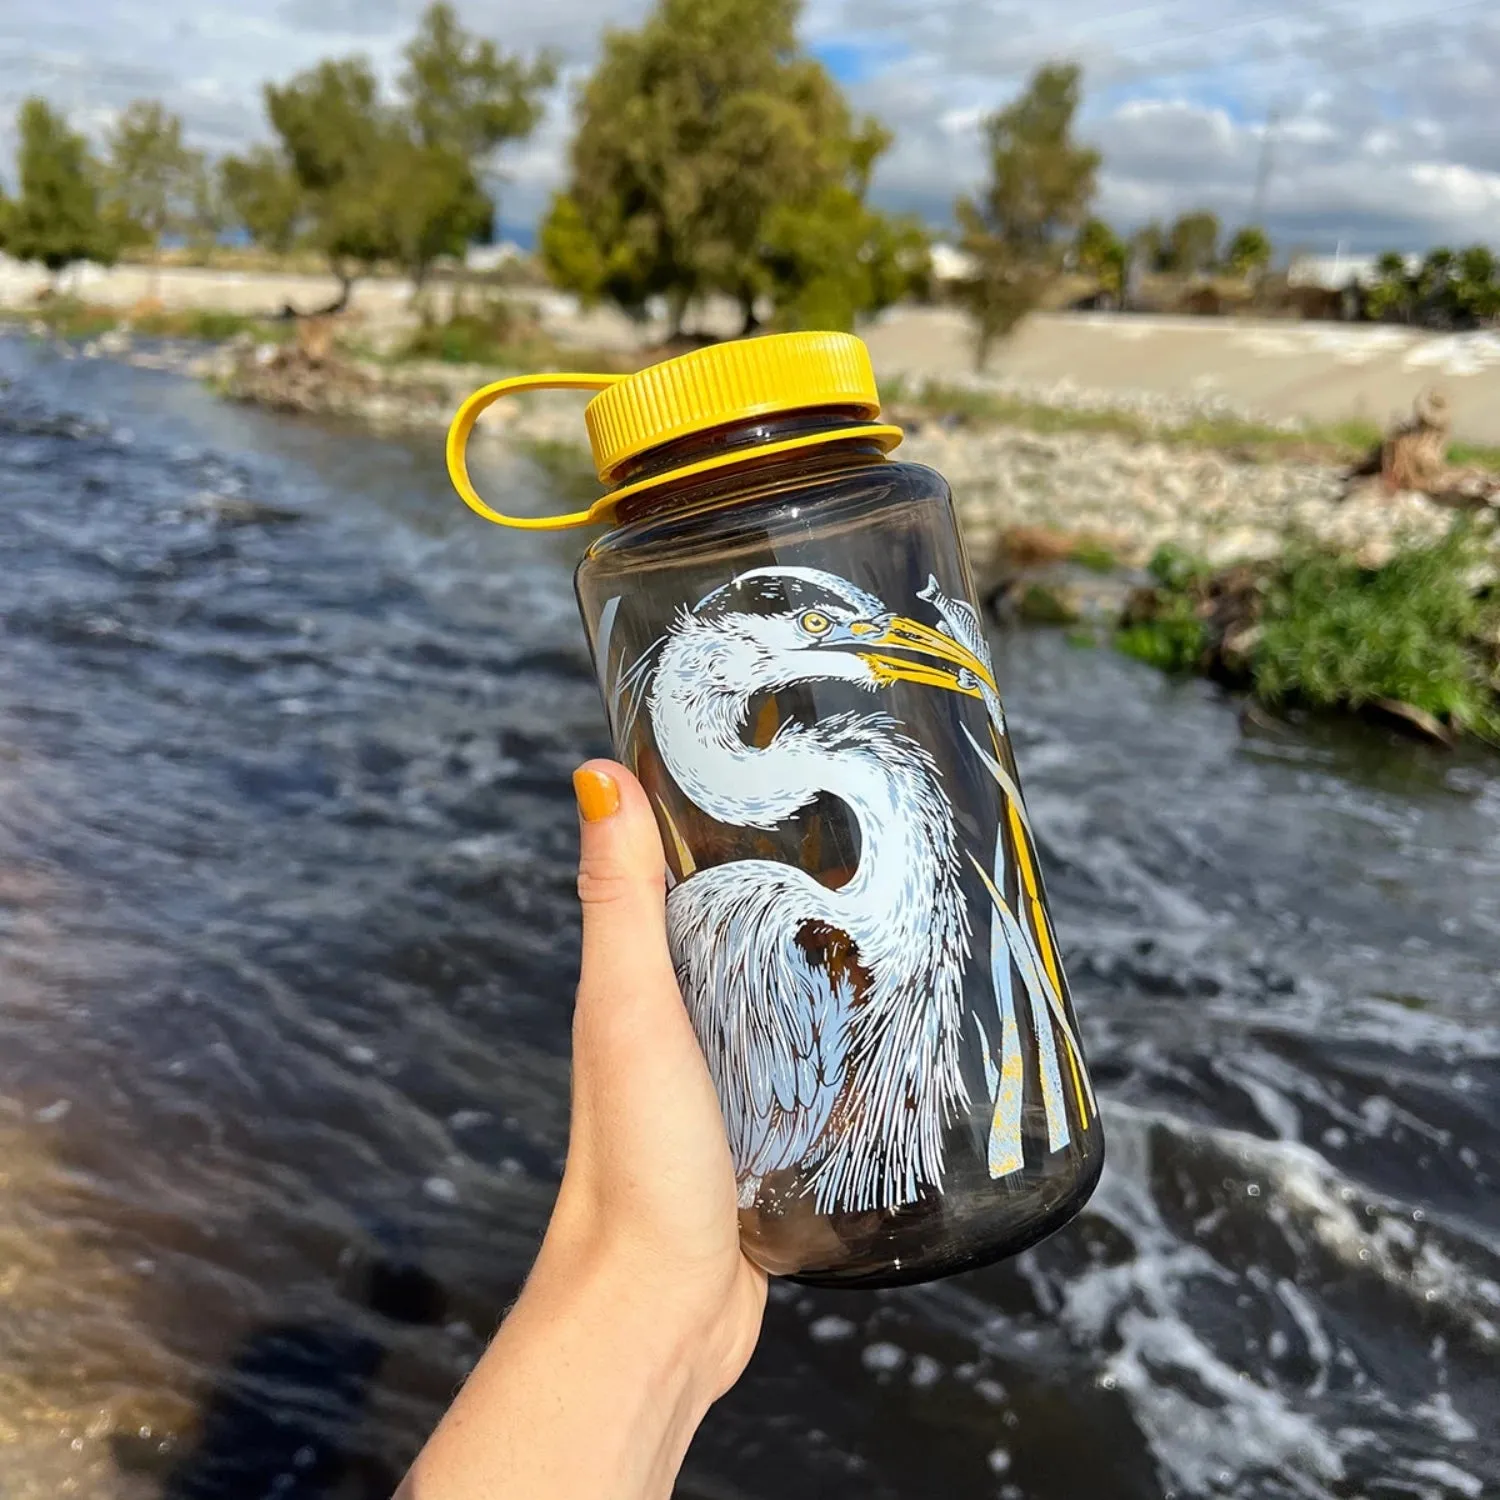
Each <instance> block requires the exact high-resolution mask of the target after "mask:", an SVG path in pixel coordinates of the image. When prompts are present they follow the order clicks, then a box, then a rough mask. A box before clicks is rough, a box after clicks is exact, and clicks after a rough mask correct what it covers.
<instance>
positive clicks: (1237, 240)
mask: <svg viewBox="0 0 1500 1500" xmlns="http://www.w3.org/2000/svg"><path fill="white" fill-rule="evenodd" d="M1224 260H1225V262H1226V263H1227V265H1228V266H1229V269H1230V270H1231V271H1233V272H1234V274H1235V275H1236V276H1243V277H1246V278H1250V277H1257V276H1260V275H1262V274H1264V272H1265V271H1266V269H1267V267H1268V266H1269V265H1270V264H1271V238H1270V236H1269V235H1268V234H1267V233H1266V232H1265V230H1264V229H1261V228H1260V227H1259V226H1258V225H1255V224H1247V225H1245V227H1244V228H1243V229H1240V230H1238V231H1236V233H1235V236H1234V238H1233V239H1232V240H1230V242H1229V248H1228V250H1226V251H1225V253H1224Z"/></svg>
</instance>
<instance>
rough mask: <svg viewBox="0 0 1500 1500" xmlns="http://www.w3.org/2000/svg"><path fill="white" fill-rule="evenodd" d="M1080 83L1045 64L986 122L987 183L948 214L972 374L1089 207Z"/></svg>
mask: <svg viewBox="0 0 1500 1500" xmlns="http://www.w3.org/2000/svg"><path fill="white" fill-rule="evenodd" d="M1081 82H1082V75H1081V73H1080V71H1079V69H1078V68H1077V67H1075V66H1073V65H1072V64H1063V63H1052V64H1049V65H1048V66H1046V67H1044V68H1041V69H1039V70H1038V71H1037V73H1036V74H1035V76H1034V77H1033V78H1032V80H1031V82H1030V84H1029V85H1028V86H1027V88H1026V91H1025V92H1024V93H1023V94H1022V95H1021V96H1020V98H1018V99H1017V100H1015V102H1014V103H1012V104H1010V105H1008V106H1007V107H1006V108H1005V109H1002V110H1000V111H998V112H997V113H996V114H993V115H991V116H990V117H989V119H988V120H986V121H985V124H984V137H985V145H986V155H987V157H988V160H989V182H988V183H987V184H986V185H985V187H984V189H983V190H982V191H981V192H980V193H979V194H978V195H977V196H976V197H973V198H961V199H960V200H959V201H958V203H957V205H956V212H957V216H958V222H959V226H960V229H961V231H962V237H961V241H960V243H961V245H962V248H963V250H964V251H965V252H966V253H967V254H968V255H969V256H970V257H971V258H972V259H973V262H974V265H975V274H974V276H973V278H972V279H971V280H970V281H969V282H967V283H966V284H965V285H963V286H962V287H961V288H960V289H959V294H960V297H961V298H962V300H963V301H964V302H965V304H966V305H967V306H968V308H969V311H970V313H971V315H972V316H973V319H974V324H975V335H976V336H975V346H976V356H977V360H978V363H979V365H980V366H981V367H983V365H984V363H985V361H986V360H987V359H988V357H989V352H990V349H991V348H992V346H993V345H994V342H995V340H996V339H998V338H1002V337H1004V336H1005V335H1006V334H1008V333H1009V332H1010V331H1011V329H1013V328H1014V327H1015V326H1016V324H1017V323H1019V322H1020V320H1021V319H1022V318H1023V317H1025V315H1026V314H1027V313H1028V312H1030V311H1031V309H1032V308H1033V307H1035V306H1036V304H1037V302H1038V301H1039V300H1040V299H1041V297H1042V294H1043V293H1044V292H1045V290H1046V288H1047V286H1048V284H1049V283H1050V282H1051V281H1052V280H1053V278H1054V277H1055V276H1056V275H1057V272H1058V269H1059V265H1060V262H1061V256H1062V250H1063V246H1064V241H1065V237H1066V236H1067V234H1068V232H1069V231H1070V230H1073V229H1075V228H1076V227H1077V226H1078V225H1080V224H1081V223H1082V222H1083V220H1084V218H1085V217H1086V216H1087V214H1088V208H1089V204H1090V203H1091V202H1092V201H1093V196H1094V184H1095V179H1096V178H1097V176H1098V172H1099V153H1098V152H1097V151H1094V150H1091V149H1090V148H1088V147H1086V146H1080V145H1079V144H1078V143H1077V142H1076V141H1075V140H1074V138H1073V123H1074V118H1075V116H1076V115H1077V113H1078V104H1079V97H1080V92H1081Z"/></svg>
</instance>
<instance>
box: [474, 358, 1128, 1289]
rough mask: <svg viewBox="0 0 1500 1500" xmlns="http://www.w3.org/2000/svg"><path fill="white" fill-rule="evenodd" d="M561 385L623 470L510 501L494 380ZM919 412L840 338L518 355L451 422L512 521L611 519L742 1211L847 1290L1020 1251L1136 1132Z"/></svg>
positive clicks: (607, 464) (637, 734)
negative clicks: (915, 459)
mask: <svg viewBox="0 0 1500 1500" xmlns="http://www.w3.org/2000/svg"><path fill="white" fill-rule="evenodd" d="M543 387H562V388H569V389H584V390H594V391H597V393H598V394H596V395H595V396H594V397H593V399H592V400H591V401H590V402H589V403H588V406H587V407H586V409H585V411H584V419H585V424H586V426H587V431H588V436H589V440H590V444H591V447H592V450H593V456H594V459H595V462H596V466H597V469H598V474H599V478H600V481H601V483H602V484H603V485H605V486H606V487H607V488H606V492H605V494H604V495H603V496H602V498H601V499H599V500H598V501H597V502H596V503H595V504H594V505H592V506H591V507H590V508H589V509H588V510H586V511H581V512H578V513H576V514H573V515H566V516H560V517H542V518H537V517H524V518H523V517H512V516H507V515H504V514H502V513H500V512H499V511H496V510H494V509H493V508H491V507H490V506H489V505H488V504H486V502H485V501H484V500H482V499H481V498H480V497H479V495H478V494H477V493H476V492H475V490H474V487H473V485H472V483H471V482H470V479H469V475H468V471H467V467H466V464H465V449H466V445H467V442H468V438H469V435H470V433H471V432H472V430H473V426H474V422H475V419H476V418H477V416H478V415H479V413H480V412H481V411H482V410H483V409H484V408H485V407H487V406H489V405H490V404H491V403H492V402H494V401H496V400H499V399H500V398H501V397H503V396H507V395H510V394H512V393H515V392H517V391H522V390H528V389H537V388H543ZM900 441H901V431H900V429H899V428H897V427H893V426H891V425H889V424H888V423H884V422H882V421H881V420H880V398H879V394H878V392H877V389H876V385H875V379H874V374H873V371H872V369H871V365H870V359H869V354H868V351H867V350H866V349H865V346H864V345H863V343H861V342H860V340H859V339H857V338H854V337H852V336H850V335H847V334H835V333H793V334H783V335H777V336H772V337H766V338H758V339H746V340H741V341H738V342H733V343H724V344H719V345H716V346H713V347H710V348H705V349H700V350H697V351H695V352H693V353H690V354H686V355H683V356H682V357H681V358H677V359H670V360H667V361H665V362H663V363H661V364H657V365H653V366H651V367H649V368H647V369H644V370H641V371H639V372H638V373H636V374H632V375H625V376H620V375H536V376H524V377H520V378H519V379H512V380H502V381H498V382H496V383H495V384H493V385H489V386H486V387H484V388H483V389H482V390H479V391H477V392H475V394H474V395H473V396H471V397H470V398H469V400H468V401H467V402H466V403H465V404H464V406H463V407H462V408H461V409H460V411H459V414H458V416H457V417H456V418H455V420H454V423H453V426H452V428H451V429H450V432H449V440H448V461H449V470H450V473H451V474H452V476H453V480H454V484H455V485H456V487H457V489H458V491H459V493H460V494H461V495H462V497H463V498H464V500H465V501H466V502H467V503H468V504H469V506H470V507H471V508H473V509H474V510H476V511H478V512H479V513H480V514H481V515H483V516H485V517H486V518H487V519H489V520H491V521H497V522H500V523H502V524H504V525H510V526H525V527H533V528H535V527H565V526H599V527H603V528H605V529H604V530H603V532H602V534H601V535H598V536H597V537H595V539H594V540H593V541H592V543H591V544H590V546H589V547H588V550H587V551H586V552H585V553H584V555H583V559H582V561H581V562H580V563H579V565H578V570H577V575H576V587H577V594H578V602H579V607H580V610H581V612H582V615H583V623H584V628H585V630H586V631H587V633H588V638H589V642H590V645H591V648H592V651H593V657H594V662H595V665H596V668H597V671H598V677H599V685H600V688H601V691H602V693H603V698H604V706H605V710H606V713H607V715H608V719H609V727H610V731H611V734H612V737H613V742H614V748H615V753H616V755H617V757H618V758H619V759H620V760H621V761H623V762H624V763H625V764H626V765H628V766H630V767H631V768H632V769H633V770H634V771H635V773H636V775H637V776H638V777H639V778H640V780H641V782H642V783H643V785H644V786H645V788H646V792H647V794H648V796H649V797H650V799H651V803H652V806H653V807H654V808H655V812H656V817H657V821H658V824H659V826H660V829H661V836H662V845H663V849H664V851H665V855H666V861H667V867H668V882H669V891H668V896H667V921H668V929H669V936H670V941H671V948H672V956H673V961H674V964H675V966H676V971H677V977H678V981H679V983H680V984H681V987H682V994H683V999H684V1001H685V1003H686V1005H687V1007H688V1011H689V1013H690V1014H691V1016H692V1021H693V1026H694V1029H695V1030H696V1033H697V1036H698V1040H699V1043H700V1045H701V1046H702V1048H703V1053H704V1056H705V1057H706V1059H707V1061H708V1066H709V1070H710V1072H711V1074H712V1076H713V1080H714V1084H715V1087H716V1089H717V1090H718V1096H719V1100H720V1103H721V1106H722V1108H723V1113H724V1124H725V1128H726V1130H727V1132H728V1137H729V1142H730V1146H731V1149H732V1152H733V1156H734V1162H735V1169H736V1173H737V1176H738V1182H739V1214H740V1231H741V1240H742V1243H743V1246H744V1249H745V1252H746V1254H747V1255H749V1256H750V1258H751V1259H752V1260H754V1261H755V1262H756V1263H757V1264H758V1265H760V1266H762V1267H764V1268H765V1270H767V1271H768V1272H770V1273H772V1274H774V1275H781V1276H790V1277H793V1278H795V1279H797V1280H800V1281H804V1282H810V1283H815V1284H821V1285H829V1286H866V1287H873V1286H892V1285H898V1284H902V1283H909V1282H916V1281H925V1280H931V1279H933V1278H936V1277H939V1276H945V1275H948V1274H950V1273H953V1272H956V1271H962V1270H966V1269H969V1268H971V1267H974V1266H978V1265H982V1264H984V1263H986V1262H989V1261H993V1260H996V1259H998V1258H1000V1257H1002V1256H1005V1255H1011V1254H1014V1253H1016V1252H1018V1251H1020V1250H1022V1249H1024V1248H1025V1247H1027V1246H1028V1245H1031V1244H1033V1243H1035V1242H1036V1241H1037V1240H1039V1239H1041V1238H1042V1237H1043V1236H1044V1235H1047V1234H1049V1233H1050V1232H1052V1231H1053V1230H1054V1229H1056V1228H1058V1227H1059V1226H1060V1225H1062V1224H1063V1223H1065V1222H1066V1221H1067V1220H1068V1219H1070V1218H1071V1217H1072V1216H1073V1215H1074V1214H1076V1213H1077V1212H1078V1210H1079V1209H1080V1208H1081V1207H1082V1206H1083V1204H1084V1203H1085V1201H1086V1200H1087V1199H1088V1196H1089V1194H1090V1193H1091V1192H1092V1190H1093V1188H1094V1185H1095V1183H1096V1182H1097V1181H1098V1177H1099V1173H1100V1170H1101V1168H1102V1166H1103V1161H1104V1139H1103V1134H1102V1132H1101V1130H1100V1124H1099V1107H1098V1103H1097V1101H1096V1099H1095V1096H1094V1090H1093V1086H1092V1084H1091V1083H1090V1080H1089V1074H1088V1068H1087V1066H1086V1064H1085V1062H1084V1056H1083V1049H1082V1047H1081V1045H1080V1042H1079V1036H1078V1026H1077V1022H1076V1020H1075V1018H1074V1012H1073V1004H1072V1000H1071V998H1070V996H1069V992H1068V985H1067V981H1066V979H1065V978H1064V976H1063V971H1062V966H1061V963H1060V961H1059V955H1058V947H1057V939H1056V937H1055V935H1054V932H1053V928H1052V922H1051V919H1050V917H1049V915H1048V911H1047V902H1046V896H1045V894H1044V891H1043V886H1042V876H1041V870H1040V868H1039V865H1038V860H1037V845H1036V839H1035V836H1034V834H1033V832H1032V829H1031V824H1030V822H1029V820H1028V817H1027V813H1026V806H1025V802H1024V800H1023V798H1022V795H1021V786H1020V779H1019V777H1018V776H1017V774H1016V767H1015V761H1014V759H1013V757H1012V754H1011V746H1010V736H1009V733H1008V731H1007V727H1006V721H1005V712H1004V709H1003V708H1002V706H1001V701H1000V695H999V693H998V691H997V690H996V686H995V673H994V666H993V662H992V660H991V656H990V652H989V648H988V645H987V643H986V639H985V634H984V631H983V629H982V627H981V623H980V615H979V611H978V608H977V605H976V601H975V596H974V588H973V582H972V580H971V577H970V572H969V567H968V563H967V560H966V558H965V556H964V549H963V543H962V541H961V539H960V536H959V533H958V528H957V525H956V522H955V517H954V510H953V502H952V496H951V494H950V492H949V489H948V486H947V483H946V482H945V481H944V479H943V478H942V476H941V475H940V474H937V473H936V472H934V471H933V470H932V469H929V468H925V467H922V466H921V465H917V464H908V463H900V462H897V461H895V460H893V459H892V458H891V457H890V456H889V455H890V454H891V452H892V450H894V449H895V448H896V446H897V445H898V444H899V443H900Z"/></svg>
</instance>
